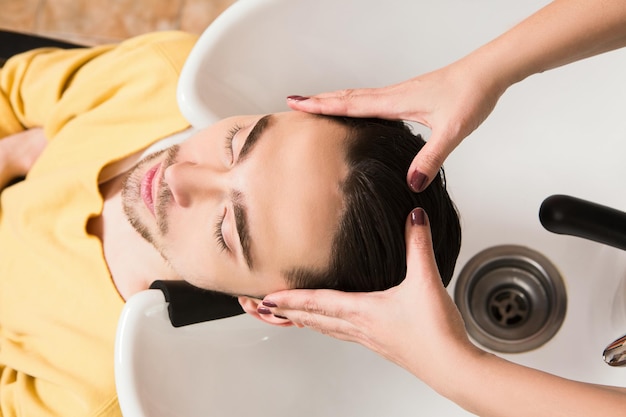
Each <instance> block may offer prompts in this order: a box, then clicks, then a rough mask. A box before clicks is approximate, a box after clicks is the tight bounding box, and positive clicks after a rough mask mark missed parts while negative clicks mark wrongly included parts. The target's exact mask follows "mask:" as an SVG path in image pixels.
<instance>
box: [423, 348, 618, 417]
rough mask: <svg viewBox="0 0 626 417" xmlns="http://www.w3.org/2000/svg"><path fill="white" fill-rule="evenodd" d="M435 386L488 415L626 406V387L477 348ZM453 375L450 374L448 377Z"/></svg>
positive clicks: (614, 410) (553, 416) (573, 413)
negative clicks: (544, 368)
mask: <svg viewBox="0 0 626 417" xmlns="http://www.w3.org/2000/svg"><path fill="white" fill-rule="evenodd" d="M454 368H455V369H452V368H450V369H449V370H448V371H447V372H443V373H441V374H440V375H439V376H437V378H438V381H439V382H436V383H433V385H434V387H435V388H436V389H437V390H438V391H439V392H440V393H441V394H442V395H444V396H446V397H447V398H449V399H451V400H452V401H454V402H456V403H457V404H459V405H460V406H462V407H463V408H465V409H466V410H468V411H470V412H472V413H475V414H477V415H480V416H482V417H490V416H506V417H516V416H520V417H522V416H524V417H525V416H534V417H542V416H546V417H558V416H563V417H566V416H567V417H577V416H580V417H593V416H611V415H619V414H621V413H623V411H624V410H626V390H624V389H621V388H616V387H603V386H599V385H592V384H586V383H582V382H576V381H571V380H568V379H564V378H560V377H557V376H554V375H551V374H548V373H545V372H541V371H538V370H535V369H531V368H527V367H524V366H521V365H517V364H515V363H512V362H509V361H506V360H504V359H502V358H499V357H497V356H495V355H491V354H487V353H485V352H480V351H475V352H473V353H472V354H471V355H469V359H468V358H465V360H464V361H462V362H460V363H458V364H457V366H455V367H454ZM446 375H447V378H445V376H446Z"/></svg>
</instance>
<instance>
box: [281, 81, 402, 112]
mask: <svg viewBox="0 0 626 417" xmlns="http://www.w3.org/2000/svg"><path fill="white" fill-rule="evenodd" d="M385 91H386V90H385V89H384V88H359V89H347V90H337V91H332V92H329V93H322V94H317V95H314V96H311V97H303V96H289V97H287V105H289V107H290V108H292V109H293V110H299V111H305V112H308V113H316V114H326V115H333V116H349V117H379V118H383V119H384V118H397V117H396V116H395V112H394V109H393V108H394V104H395V102H394V101H393V99H392V98H390V97H388V95H387V94H385Z"/></svg>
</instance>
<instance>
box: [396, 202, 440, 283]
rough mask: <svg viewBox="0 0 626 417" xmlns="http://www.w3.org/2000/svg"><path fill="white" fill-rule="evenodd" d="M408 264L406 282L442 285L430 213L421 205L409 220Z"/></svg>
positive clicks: (407, 234)
mask: <svg viewBox="0 0 626 417" xmlns="http://www.w3.org/2000/svg"><path fill="white" fill-rule="evenodd" d="M406 266H407V271H406V278H405V282H407V283H417V282H418V281H419V282H421V283H437V284H438V285H439V286H441V285H442V284H441V277H440V275H439V269H438V268H437V261H436V260H435V253H434V251H433V241H432V237H431V232H430V224H429V221H428V215H427V214H426V212H425V211H424V209H422V208H419V207H418V208H416V209H414V210H413V211H412V212H411V214H410V215H409V220H408V221H407V226H406Z"/></svg>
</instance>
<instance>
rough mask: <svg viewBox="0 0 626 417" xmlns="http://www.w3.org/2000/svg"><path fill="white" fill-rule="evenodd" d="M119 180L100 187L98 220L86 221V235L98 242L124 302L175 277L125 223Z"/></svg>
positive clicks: (96, 218) (160, 258)
mask: <svg viewBox="0 0 626 417" xmlns="http://www.w3.org/2000/svg"><path fill="white" fill-rule="evenodd" d="M122 180H123V175H118V176H117V177H115V178H113V179H111V180H109V181H107V182H106V183H104V184H101V185H100V193H101V194H102V198H103V199H104V206H103V209H102V213H101V215H100V216H98V217H95V218H92V219H90V220H89V223H88V224H87V231H88V232H89V233H90V234H92V235H94V236H97V237H98V238H99V239H100V241H101V242H102V248H103V252H104V258H105V260H106V263H107V265H108V267H109V272H110V273H111V277H112V279H113V282H114V283H115V286H116V288H117V290H118V292H119V294H120V295H121V297H122V298H123V299H124V300H126V299H128V298H129V297H130V296H132V295H133V294H135V293H137V292H139V291H143V290H146V289H148V288H149V286H150V284H151V283H152V282H153V281H155V280H157V279H175V278H176V276H175V274H174V273H173V271H172V270H171V268H169V266H168V264H167V262H166V261H165V260H164V259H163V258H162V257H161V255H160V254H159V253H158V252H157V250H156V249H155V248H154V247H153V246H152V245H151V244H149V243H148V242H147V241H146V240H144V239H143V238H142V237H141V236H140V235H139V234H138V233H137V232H136V231H135V229H133V227H132V226H131V225H130V223H129V222H128V220H127V219H126V215H125V214H124V209H123V206H122V197H121V185H122Z"/></svg>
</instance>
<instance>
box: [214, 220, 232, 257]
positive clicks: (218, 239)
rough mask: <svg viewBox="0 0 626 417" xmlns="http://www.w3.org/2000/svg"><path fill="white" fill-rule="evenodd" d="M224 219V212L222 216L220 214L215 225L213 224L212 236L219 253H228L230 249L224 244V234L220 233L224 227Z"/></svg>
mask: <svg viewBox="0 0 626 417" xmlns="http://www.w3.org/2000/svg"><path fill="white" fill-rule="evenodd" d="M225 218H226V212H224V214H222V215H221V216H220V217H219V219H218V220H217V223H215V228H214V232H213V236H214V237H215V241H216V242H217V247H218V248H219V249H220V252H230V248H229V247H228V245H227V244H226V240H225V239H224V234H223V233H222V226H223V225H224V219H225Z"/></svg>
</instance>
